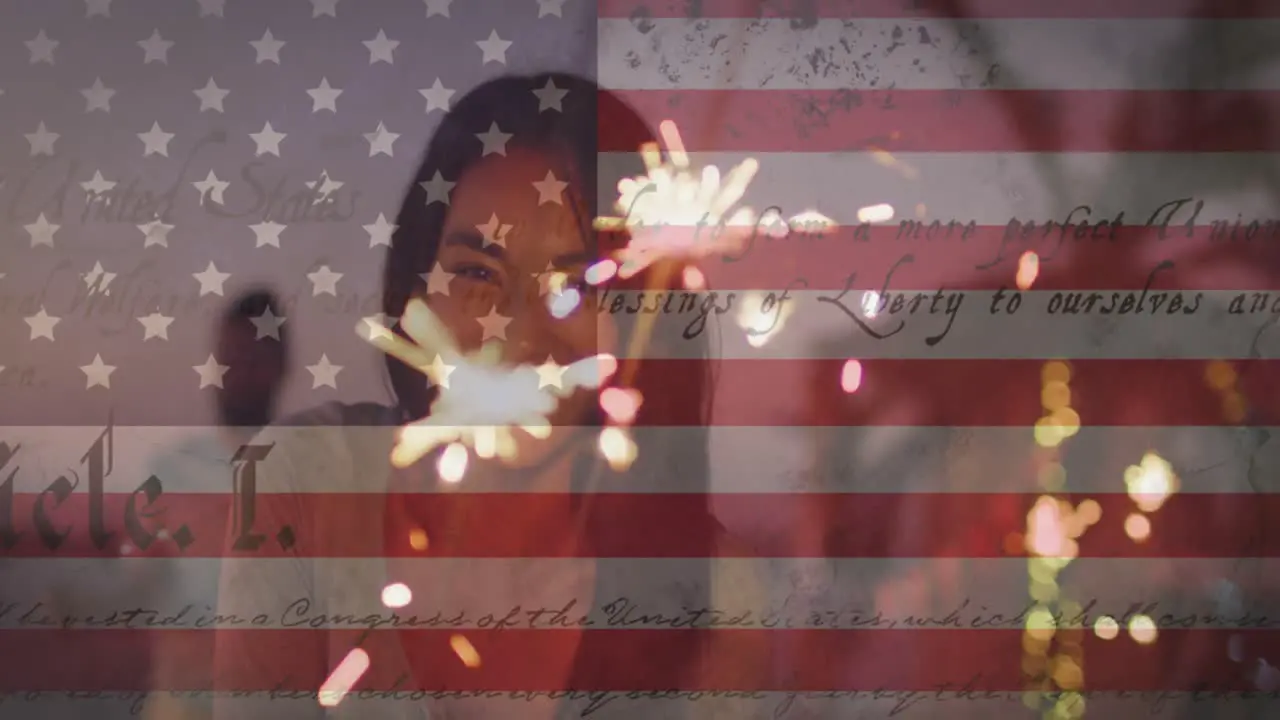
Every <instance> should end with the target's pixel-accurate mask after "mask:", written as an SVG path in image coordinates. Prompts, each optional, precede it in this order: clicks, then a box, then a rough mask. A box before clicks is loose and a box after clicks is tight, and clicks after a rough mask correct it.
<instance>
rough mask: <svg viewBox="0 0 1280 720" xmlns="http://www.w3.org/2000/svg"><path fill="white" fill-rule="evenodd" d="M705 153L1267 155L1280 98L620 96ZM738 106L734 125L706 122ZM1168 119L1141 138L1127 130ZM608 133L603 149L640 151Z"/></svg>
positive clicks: (1003, 93)
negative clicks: (1136, 123)
mask: <svg viewBox="0 0 1280 720" xmlns="http://www.w3.org/2000/svg"><path fill="white" fill-rule="evenodd" d="M615 92H617V93H618V94H620V95H621V96H622V97H623V98H624V99H625V100H626V101H627V102H628V103H629V104H631V105H632V106H634V107H635V108H636V109H638V110H639V111H640V113H641V114H642V115H643V116H644V117H650V118H655V121H656V119H671V120H674V121H675V122H676V125H677V126H678V127H679V128H680V136H681V138H682V139H683V140H684V143H685V147H686V148H687V149H688V150H690V151H703V152H712V151H719V152H748V153H762V152H793V153H802V152H814V153H818V152H821V153H827V152H857V151H865V150H870V149H874V148H879V149H881V150H886V151H889V152H899V153H902V152H975V153H977V152H1044V153H1053V152H1266V151H1274V150H1277V149H1280V130H1278V129H1277V125H1276V123H1274V122H1271V121H1269V120H1268V118H1274V117H1277V116H1280V93H1277V92H1261V91H1249V92H1239V91H1237V92H1219V91H1176V90H1155V91H1140V90H892V91H884V90H622V91H615ZM723 108H729V111H728V112H729V115H728V117H727V119H726V121H725V123H724V125H714V126H713V125H708V124H707V122H706V121H705V118H707V117H714V116H717V115H718V114H719V113H720V112H721V110H722V109H723ZM1135 114H1137V115H1139V116H1144V117H1162V118H1168V122H1164V123H1161V124H1159V125H1158V126H1154V127H1153V126H1145V125H1144V126H1143V127H1142V128H1141V132H1126V131H1125V130H1127V129H1128V128H1127V127H1125V126H1120V125H1117V120H1118V119H1120V118H1124V117H1131V116H1133V115H1135ZM613 127H614V126H612V125H610V124H609V123H601V128H600V139H599V143H600V149H601V150H607V151H629V150H634V149H635V147H634V144H633V142H632V141H631V138H630V137H629V136H624V135H622V134H620V133H616V132H611V130H612V129H613Z"/></svg>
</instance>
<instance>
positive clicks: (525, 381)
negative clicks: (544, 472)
mask: <svg viewBox="0 0 1280 720" xmlns="http://www.w3.org/2000/svg"><path fill="white" fill-rule="evenodd" d="M364 322H366V323H367V322H368V321H367V320H366V321H364ZM401 324H402V326H403V327H404V330H405V332H406V333H407V334H408V335H409V337H410V338H411V339H412V340H413V341H414V342H413V343H411V342H408V341H406V340H405V339H403V338H401V337H399V336H398V335H394V334H392V333H389V332H377V331H376V330H375V331H372V332H370V331H365V332H362V333H361V336H362V337H365V338H366V339H367V340H368V341H369V342H370V343H372V344H373V345H374V346H375V347H377V348H378V349H380V350H382V351H383V352H385V353H387V354H389V355H391V356H393V357H395V358H398V359H400V360H401V361H403V362H405V363H406V364H408V365H409V366H411V367H414V368H417V369H418V370H419V371H420V372H422V373H423V374H425V375H426V376H427V377H428V378H430V379H431V380H432V381H433V382H435V383H436V384H437V385H438V386H439V388H440V393H439V395H438V396H437V397H436V399H435V401H434V402H433V403H432V406H431V412H430V413H429V414H428V415H427V417H425V418H422V419H419V420H416V421H414V422H411V423H409V424H408V425H406V426H404V427H402V428H401V431H400V436H399V438H398V441H397V443H396V446H395V448H394V449H393V450H392V453H391V462H392V464H393V465H395V466H396V467H401V468H403V467H407V466H409V465H412V464H413V463H415V462H417V461H418V460H419V459H421V458H422V457H423V456H424V455H426V454H427V453H429V452H431V451H432V450H434V449H435V448H437V447H439V446H441V445H449V444H452V445H451V447H450V448H448V449H447V450H446V452H445V453H444V455H443V456H442V457H441V461H442V462H441V466H442V467H441V470H442V476H444V477H445V479H447V480H453V481H457V480H458V479H461V475H462V473H463V472H464V471H465V468H466V456H465V446H468V445H469V446H470V447H471V448H472V449H473V450H474V451H475V453H476V455H478V456H479V457H481V458H485V459H489V458H493V457H494V456H498V457H501V458H502V459H504V460H511V459H514V458H515V457H516V452H517V445H516V439H515V434H514V432H513V430H514V429H516V428H518V429H521V430H523V431H524V432H526V433H528V434H529V435H531V436H532V437H535V438H539V439H545V438H547V437H549V436H550V434H551V424H550V422H549V421H548V420H547V418H548V417H549V416H550V415H551V413H553V412H554V411H555V409H556V407H557V406H558V405H559V401H560V400H561V399H563V398H565V397H568V396H569V395H570V394H572V393H573V392H574V391H575V390H577V389H578V388H598V387H600V385H602V384H603V383H604V382H605V380H607V379H608V378H609V376H610V375H612V374H613V372H614V370H615V369H616V367H617V363H616V361H615V360H614V359H613V358H612V357H611V356H608V355H599V356H595V357H591V358H586V359H583V360H579V361H578V362H576V363H573V364H572V365H570V366H568V367H567V368H565V370H564V372H563V374H562V375H561V377H560V382H558V383H545V382H540V381H539V380H540V378H541V377H542V373H540V372H539V368H535V367H533V366H531V365H520V366H516V367H514V368H507V367H502V366H500V365H499V358H500V354H501V346H500V345H499V344H497V343H487V344H485V345H483V346H482V347H481V348H480V350H479V351H477V352H475V353H471V354H464V353H463V352H462V351H461V350H459V349H458V344H457V341H456V340H454V338H453V336H452V334H451V333H450V332H449V330H448V329H447V328H446V327H445V326H444V324H443V323H441V322H440V320H439V318H437V317H436V315H435V313H433V312H431V309H430V308H428V307H427V304H426V303H425V302H423V301H422V300H420V299H418V298H415V299H413V300H411V301H410V302H409V304H408V306H407V307H406V308H405V313H404V317H403V318H402V319H401ZM414 343H416V345H415V344H414ZM454 448H461V450H455V449H454ZM460 453H461V458H460V459H459V454H460ZM459 465H460V466H461V467H458V466H459Z"/></svg>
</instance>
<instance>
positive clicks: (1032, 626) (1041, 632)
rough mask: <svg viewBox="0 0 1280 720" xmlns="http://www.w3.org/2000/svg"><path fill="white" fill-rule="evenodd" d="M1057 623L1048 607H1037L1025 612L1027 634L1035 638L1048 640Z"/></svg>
mask: <svg viewBox="0 0 1280 720" xmlns="http://www.w3.org/2000/svg"><path fill="white" fill-rule="evenodd" d="M1057 627H1058V624H1057V622H1056V621H1054V619H1053V613H1051V612H1049V609H1048V608H1045V607H1043V606H1042V607H1037V608H1036V609H1035V610H1032V611H1031V612H1030V613H1028V614H1027V634H1028V635H1030V636H1031V637H1033V638H1035V639H1037V640H1048V639H1049V638H1051V637H1053V633H1054V632H1055V631H1056V630H1057Z"/></svg>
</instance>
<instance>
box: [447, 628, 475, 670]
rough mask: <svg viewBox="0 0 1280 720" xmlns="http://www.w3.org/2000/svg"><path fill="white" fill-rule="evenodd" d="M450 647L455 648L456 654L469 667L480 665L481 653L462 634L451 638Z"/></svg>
mask: <svg viewBox="0 0 1280 720" xmlns="http://www.w3.org/2000/svg"><path fill="white" fill-rule="evenodd" d="M449 647H451V648H453V652H454V654H456V655H457V656H458V659H459V660H461V661H462V664H463V665H466V666H467V667H469V668H472V669H474V668H478V667H480V653H479V652H476V648H475V646H474V645H472V644H471V641H470V640H468V639H466V638H465V637H463V636H461V635H454V636H453V637H451V638H449Z"/></svg>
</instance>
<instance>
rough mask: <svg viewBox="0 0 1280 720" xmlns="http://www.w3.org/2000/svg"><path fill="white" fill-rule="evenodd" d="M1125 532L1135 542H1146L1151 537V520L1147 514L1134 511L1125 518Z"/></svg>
mask: <svg viewBox="0 0 1280 720" xmlns="http://www.w3.org/2000/svg"><path fill="white" fill-rule="evenodd" d="M1124 534H1125V535H1128V536H1129V537H1130V538H1132V539H1133V541H1134V542H1144V541H1146V539H1147V538H1149V537H1151V521H1150V520H1148V519H1147V516H1146V515H1139V514H1138V513H1132V514H1130V515H1129V517H1127V518H1125V519H1124Z"/></svg>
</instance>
